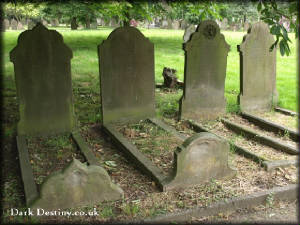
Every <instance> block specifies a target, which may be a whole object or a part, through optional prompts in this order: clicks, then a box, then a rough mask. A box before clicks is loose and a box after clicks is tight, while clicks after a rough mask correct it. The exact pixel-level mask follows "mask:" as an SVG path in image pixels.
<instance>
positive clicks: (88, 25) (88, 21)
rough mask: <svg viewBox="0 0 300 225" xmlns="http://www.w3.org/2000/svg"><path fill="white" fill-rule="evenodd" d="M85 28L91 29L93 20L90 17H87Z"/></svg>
mask: <svg viewBox="0 0 300 225" xmlns="http://www.w3.org/2000/svg"><path fill="white" fill-rule="evenodd" d="M85 28H86V29H91V20H90V18H89V17H88V16H86V17H85Z"/></svg>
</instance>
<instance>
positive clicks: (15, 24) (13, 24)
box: [10, 19, 18, 30]
mask: <svg viewBox="0 0 300 225" xmlns="http://www.w3.org/2000/svg"><path fill="white" fill-rule="evenodd" d="M10 27H11V29H12V30H17V29H18V21H16V20H15V19H12V20H11V21H10Z"/></svg>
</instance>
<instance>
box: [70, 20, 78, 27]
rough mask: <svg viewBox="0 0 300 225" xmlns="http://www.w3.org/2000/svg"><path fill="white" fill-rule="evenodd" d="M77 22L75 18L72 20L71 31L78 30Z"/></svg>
mask: <svg viewBox="0 0 300 225" xmlns="http://www.w3.org/2000/svg"><path fill="white" fill-rule="evenodd" d="M77 27H78V25H77V21H76V17H73V18H72V20H71V30H77Z"/></svg>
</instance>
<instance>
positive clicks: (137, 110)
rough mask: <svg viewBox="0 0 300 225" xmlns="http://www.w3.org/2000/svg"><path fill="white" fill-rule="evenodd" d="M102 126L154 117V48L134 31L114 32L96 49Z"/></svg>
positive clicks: (117, 30) (140, 34)
mask: <svg viewBox="0 0 300 225" xmlns="http://www.w3.org/2000/svg"><path fill="white" fill-rule="evenodd" d="M98 56H99V64H100V83H101V88H100V91H101V100H102V122H103V124H107V123H112V122H116V121H136V120H139V119H145V118H148V117H153V116H154V115H155V101H154V86H155V82H154V46H153V43H151V42H150V41H149V40H148V39H147V38H145V37H144V35H143V34H142V33H141V32H140V31H139V30H138V29H137V28H134V27H130V26H126V27H120V28H117V29H115V30H114V31H113V32H111V33H110V35H109V36H108V38H107V40H105V41H103V42H102V43H101V44H100V45H99V46H98Z"/></svg>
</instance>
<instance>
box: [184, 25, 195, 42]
mask: <svg viewBox="0 0 300 225" xmlns="http://www.w3.org/2000/svg"><path fill="white" fill-rule="evenodd" d="M195 31H196V26H195V25H193V24H192V25H190V26H188V27H187V28H186V29H185V31H184V35H183V42H184V43H186V42H188V41H189V40H190V38H191V35H192V34H193V33H194V32H195Z"/></svg>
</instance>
